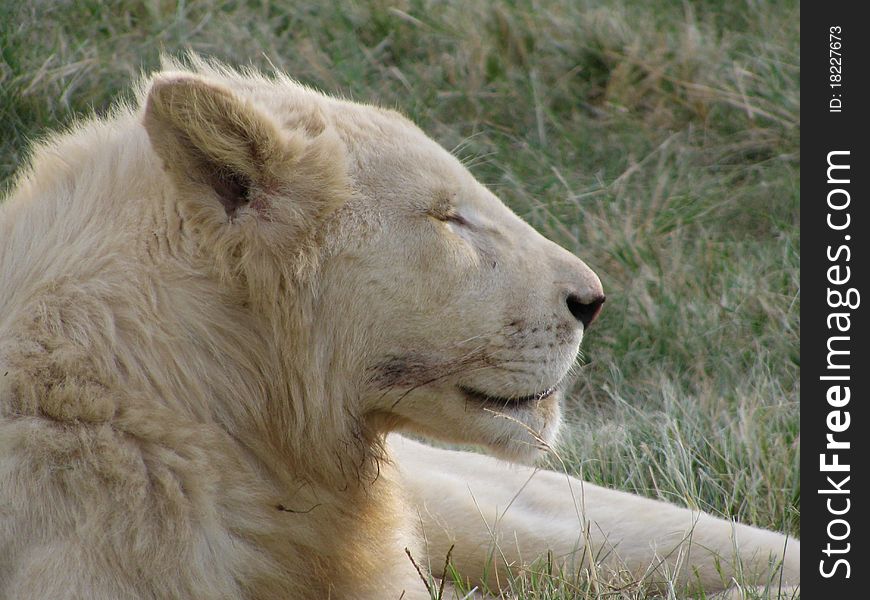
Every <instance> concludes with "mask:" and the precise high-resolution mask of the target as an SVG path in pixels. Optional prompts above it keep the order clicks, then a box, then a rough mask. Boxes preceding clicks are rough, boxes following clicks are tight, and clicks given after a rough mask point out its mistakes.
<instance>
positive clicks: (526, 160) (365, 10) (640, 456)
mask: <svg viewBox="0 0 870 600" xmlns="http://www.w3.org/2000/svg"><path fill="white" fill-rule="evenodd" d="M799 16H800V14H799V5H798V3H797V2H796V1H795V2H788V1H781V2H763V3H762V2H755V1H750V0H745V1H738V2H725V1H717V0H698V1H693V2H659V3H656V4H653V3H650V2H643V1H640V0H638V1H630V0H607V1H605V2H599V3H593V2H584V1H575V0H552V1H543V0H541V1H536V0H502V1H499V2H483V1H475V2H462V1H460V0H452V1H448V2H437V3H436V2H427V1H422V0H415V1H402V0H396V1H394V2H371V3H365V2H338V1H334V2H324V3H318V2H314V1H313V0H308V1H307V2H302V3H291V2H267V1H265V0H264V1H254V0H250V1H248V2H243V1H219V0H208V1H202V2H188V3H183V2H182V3H175V2H167V1H164V0H151V1H146V2H134V1H132V0H114V1H111V2H102V1H96V0H81V1H77V2H71V1H66V2H48V1H42V0H34V1H33V2H13V1H12V0H0V180H3V181H4V182H5V181H7V179H8V177H9V176H10V175H11V174H12V173H13V172H14V171H15V169H16V168H18V167H19V166H21V165H22V163H23V162H24V161H25V159H26V153H27V147H28V144H29V142H30V141H31V140H33V139H37V138H39V137H40V136H41V135H44V134H45V132H47V131H49V130H54V129H57V128H60V127H63V126H64V125H65V124H67V123H69V122H70V121H71V120H73V119H74V118H75V117H76V116H78V115H83V114H88V113H90V112H92V111H96V112H97V113H102V112H104V111H106V109H107V107H108V106H110V104H111V102H112V101H113V99H114V98H116V97H117V96H118V95H119V94H121V95H123V94H124V93H125V92H124V90H125V89H127V87H128V84H129V81H130V79H131V76H135V74H136V73H137V72H138V71H140V70H149V69H152V68H154V67H155V66H156V65H157V64H158V56H159V54H160V52H161V51H164V52H168V53H170V54H180V53H181V52H183V51H184V50H185V49H187V48H192V49H194V50H196V51H198V52H201V53H204V54H207V55H211V56H215V57H217V58H220V59H223V60H226V61H228V62H230V63H232V64H237V65H240V64H249V63H252V64H254V65H257V66H260V67H263V68H266V69H268V68H271V67H270V65H274V66H275V67H276V68H278V69H280V70H282V71H286V72H288V73H290V74H291V75H293V76H294V77H296V78H298V79H300V80H302V81H304V82H306V83H309V84H312V85H314V86H316V87H318V88H320V89H323V90H325V91H328V92H330V93H339V94H344V95H346V96H349V97H352V98H355V99H364V100H367V101H374V102H378V103H380V104H383V105H387V106H393V107H396V108H398V109H400V110H401V111H403V112H404V113H406V114H408V115H409V116H410V117H412V118H413V119H414V120H416V121H417V122H418V123H419V124H420V125H421V126H422V127H423V128H424V129H425V130H426V131H428V132H429V133H430V134H431V135H432V136H434V137H435V138H436V139H437V140H438V141H440V142H441V143H442V144H443V145H444V146H446V147H447V148H451V149H454V152H455V153H456V154H457V155H458V156H460V157H461V158H463V159H464V160H465V161H466V162H467V163H468V165H469V167H470V168H471V170H472V171H473V172H474V174H475V175H476V176H477V177H478V178H479V179H481V180H482V181H484V182H485V183H486V184H488V185H489V186H491V187H492V188H493V189H494V190H495V191H496V192H497V193H498V194H499V195H500V196H501V198H502V199H503V200H504V201H505V202H506V203H507V204H509V205H510V206H511V207H512V208H514V209H515V210H516V211H517V212H519V213H520V214H521V215H523V216H524V217H526V218H527V219H528V220H529V221H530V222H531V223H532V224H533V225H534V226H535V227H537V228H538V229H539V230H541V231H542V232H543V233H545V234H546V235H548V236H549V237H551V238H553V239H555V240H556V241H558V242H559V243H561V244H563V245H564V246H566V247H567V248H569V249H570V250H572V251H574V252H576V253H577V254H578V255H580V256H581V257H582V258H584V259H585V260H586V261H587V263H589V264H590V265H591V266H593V267H594V268H595V269H596V270H597V271H598V272H599V274H600V275H601V278H602V280H603V282H604V285H605V289H606V290H607V293H608V301H607V306H606V310H605V312H604V314H603V316H602V318H601V320H600V322H599V323H598V324H597V325H596V326H595V327H594V328H593V329H592V330H591V331H590V333H589V335H588V336H587V339H586V341H585V342H584V358H583V363H584V365H585V366H584V367H583V368H582V369H581V376H580V378H579V379H578V383H577V385H576V388H575V391H574V393H573V394H572V396H571V397H570V398H569V400H568V411H567V413H568V420H569V424H568V427H567V428H566V431H565V434H564V437H563V441H562V446H561V449H560V452H561V454H562V457H563V458H564V459H565V460H566V462H567V464H568V466H569V468H570V469H571V470H572V471H573V472H575V473H578V474H581V475H582V476H583V477H585V478H586V479H588V480H591V481H594V482H597V483H602V484H606V485H609V486H614V487H618V488H622V489H626V490H630V491H633V492H638V493H641V494H645V495H649V496H653V497H658V498H663V499H666V500H670V501H674V502H677V503H680V504H684V505H689V506H694V507H700V508H703V509H705V510H708V511H712V512H714V513H719V514H725V515H729V516H734V517H736V518H738V519H739V520H741V521H744V522H747V523H751V524H755V525H759V526H763V527H768V528H774V529H780V530H784V531H787V532H790V533H792V534H795V535H797V534H799V524H800V512H799V504H800V476H799V461H798V455H799V446H800V435H799V429H800V417H799V411H798V405H799V394H800V385H799V371H800V363H799V334H800V320H799V314H800V294H799V289H800V280H799V266H800V259H799V252H800V232H799V191H798V190H799V178H800V163H799V157H798V153H799V152H798V151H799V129H800V105H799V72H800V69H799V51H798V48H799V41H800V29H799ZM0 185H6V184H0ZM567 579H568V582H566V581H564V578H562V577H553V576H547V575H543V576H541V575H534V574H528V573H527V574H519V575H518V576H517V579H516V582H515V587H516V589H517V591H518V593H519V596H520V597H521V598H558V599H564V598H575V597H576V598H586V597H589V598H595V597H597V595H596V594H597V592H596V591H595V590H594V589H592V587H590V586H589V585H588V584H584V583H583V582H582V581H581V582H580V583H579V584H578V583H576V582H574V579H572V577H567ZM578 585H579V586H580V587H577V586H578ZM642 595H643V590H642V589H640V588H637V586H628V587H627V588H626V589H625V590H623V591H622V592H620V593H619V594H615V595H606V594H603V595H601V596H600V597H602V598H612V597H618V598H619V597H621V598H634V597H641V596H642Z"/></svg>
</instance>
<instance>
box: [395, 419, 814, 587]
mask: <svg viewBox="0 0 870 600" xmlns="http://www.w3.org/2000/svg"><path fill="white" fill-rule="evenodd" d="M391 445H392V447H393V451H394V452H395V456H396V458H397V463H398V464H399V467H400V469H401V470H402V472H403V473H404V477H405V480H406V486H407V487H408V490H409V492H410V494H411V495H412V496H413V498H414V501H416V503H417V506H418V510H419V514H420V518H421V521H422V525H423V529H424V532H425V537H426V543H427V546H428V553H429V557H430V562H431V563H432V564H435V563H437V562H438V560H439V559H441V560H443V558H441V557H443V556H445V554H446V553H447V551H448V549H449V548H450V546H451V545H455V547H454V549H453V551H452V555H451V556H452V560H453V564H454V565H455V566H456V568H457V570H458V571H459V572H460V573H462V574H464V575H465V576H467V577H471V578H475V577H478V578H480V579H481V580H483V581H485V582H486V583H487V585H489V586H490V587H491V588H493V589H497V588H498V581H499V579H500V580H501V581H502V582H504V581H505V579H504V576H505V568H506V567H507V566H510V567H521V566H525V565H529V564H530V563H532V562H534V561H536V560H539V559H541V557H546V556H547V555H548V553H550V556H552V557H554V558H555V559H556V560H558V561H559V563H560V564H561V565H562V566H564V567H566V568H569V569H570V570H571V571H573V572H577V571H578V570H579V569H582V568H586V567H588V566H589V561H590V558H591V560H592V561H594V562H595V564H596V565H600V566H602V567H604V569H605V571H609V572H610V573H611V574H613V573H617V572H619V573H625V572H629V573H630V574H631V576H632V577H633V578H634V579H644V581H649V582H662V581H670V582H675V583H676V584H678V585H680V586H691V587H700V588H703V589H705V590H707V591H718V590H724V589H726V588H728V587H729V586H730V585H731V583H732V580H738V581H741V582H745V583H749V584H752V585H762V586H764V585H769V586H771V587H774V588H776V587H778V586H779V585H780V584H782V585H795V584H798V583H799V570H800V557H799V554H800V542H798V541H797V540H794V539H789V538H787V537H786V536H784V535H781V534H779V533H774V532H771V531H765V530H762V529H758V528H755V527H749V526H747V525H741V524H738V523H733V522H731V521H728V520H726V519H720V518H716V517H713V516H712V515H709V514H706V513H702V512H698V511H692V510H689V509H686V508H680V507H677V506H674V505H671V504H668V503H665V502H661V501H657V500H652V499H648V498H643V497H640V496H636V495H632V494H628V493H625V492H619V491H616V490H610V489H606V488H602V487H600V486H596V485H592V484H590V483H584V482H582V481H580V480H579V479H576V478H574V477H569V476H567V475H564V474H559V473H555V472H552V471H545V470H539V469H534V468H531V467H526V466H520V465H512V464H509V463H505V462H502V461H499V460H496V459H493V458H491V457H488V456H482V455H479V454H473V453H468V452H455V451H449V450H440V449H436V448H432V447H429V446H426V445H423V444H420V443H417V442H413V441H411V440H407V439H404V438H400V437H398V436H394V437H393V438H391ZM569 572H570V571H569Z"/></svg>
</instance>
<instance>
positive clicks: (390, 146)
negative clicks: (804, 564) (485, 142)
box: [0, 56, 800, 600]
mask: <svg viewBox="0 0 870 600" xmlns="http://www.w3.org/2000/svg"><path fill="white" fill-rule="evenodd" d="M136 90H138V96H137V97H136V100H135V101H134V102H133V103H132V104H131V105H128V104H122V105H119V107H117V108H116V109H115V110H114V111H113V112H111V113H110V115H109V116H108V117H104V118H96V117H95V118H92V119H89V120H86V121H83V122H81V123H79V124H77V125H76V126H75V127H74V128H72V129H71V130H70V131H69V132H67V133H63V134H60V135H56V136H54V137H50V138H48V139H47V140H45V141H43V142H41V143H39V144H37V145H35V146H34V148H33V150H32V152H31V153H30V155H31V156H32V159H31V162H30V165H29V166H28V167H27V168H25V169H23V170H22V172H21V174H20V176H19V177H18V179H17V183H16V186H15V187H14V188H13V189H12V190H11V191H10V193H9V195H8V198H7V199H6V200H5V201H4V202H3V203H2V204H0V307H2V310H0V374H2V377H0V597H3V598H91V599H96V600H102V599H106V600H108V599H115V598H142V599H145V598H148V599H164V598H165V599H169V598H189V599H213V598H221V599H257V600H268V599H282V600H287V599H308V598H332V599H348V600H381V599H387V598H390V599H396V598H404V599H405V600H422V599H424V598H430V593H429V591H428V590H427V589H426V586H424V585H423V583H422V582H421V580H420V576H421V574H422V575H423V578H424V579H425V578H426V577H427V576H428V575H429V574H428V572H427V569H426V566H427V565H430V564H433V565H441V564H443V563H444V561H445V557H446V556H448V555H449V556H451V557H452V558H451V561H452V563H453V567H454V568H455V569H456V570H457V572H458V573H460V574H461V575H462V577H464V578H468V579H469V580H471V581H473V582H476V583H477V584H480V585H483V584H484V583H485V585H486V586H488V589H490V590H493V591H495V592H496V593H498V592H499V590H500V588H499V586H500V584H501V585H504V584H505V583H506V582H509V581H510V577H509V572H517V569H523V568H525V567H527V566H528V565H530V564H531V563H533V562H534V561H535V560H537V559H538V558H539V557H542V556H544V557H547V556H549V557H550V558H551V560H552V561H555V562H558V563H559V564H558V565H557V568H558V569H562V568H565V569H570V571H568V572H585V570H586V569H587V568H588V566H589V565H587V564H585V563H583V561H584V560H586V559H588V557H590V556H594V557H596V561H599V562H598V563H596V565H595V569H596V573H597V575H596V577H597V580H599V581H601V580H602V578H606V577H609V576H613V578H614V579H615V580H617V579H618V580H619V581H622V579H620V578H622V577H624V576H625V574H626V573H628V574H630V575H632V576H633V577H636V578H643V579H644V580H645V581H651V580H653V581H659V580H661V581H663V582H665V583H664V585H666V586H670V587H669V589H671V588H672V587H673V586H692V587H697V588H703V589H704V590H706V591H715V590H721V589H722V588H723V587H724V585H725V583H727V582H728V581H729V580H730V578H731V577H732V576H733V575H734V574H735V573H737V572H738V571H739V572H740V573H742V574H751V575H746V576H745V577H744V579H746V577H754V579H752V580H754V581H757V582H758V583H759V584H765V583H766V582H770V581H776V582H784V583H785V584H788V585H794V584H797V583H798V579H799V567H800V559H799V548H800V544H799V542H797V541H795V540H787V539H786V538H785V537H784V536H782V535H780V534H778V533H773V532H769V531H763V530H760V529H755V528H751V527H748V526H745V525H740V524H736V523H732V522H730V521H727V520H723V519H717V518H714V517H712V516H710V515H707V514H704V513H698V512H695V511H691V510H688V509H685V508H679V507H676V506H672V505H670V504H666V503H662V502H658V501H654V500H650V499H646V498H641V497H638V496H634V495H630V494H625V493H622V492H616V491H612V490H607V489H604V488H600V487H598V486H595V485H593V484H591V483H584V482H582V481H580V480H579V479H576V478H573V477H569V476H568V475H566V474H564V473H561V474H560V473H555V472H552V471H546V470H542V469H536V468H534V467H533V466H524V465H520V464H512V463H509V462H505V461H503V460H500V459H499V458H494V457H491V456H484V455H482V454H477V453H468V452H459V451H454V450H446V449H437V448H434V447H432V446H429V445H425V444H422V443H420V442H417V441H412V440H411V439H406V438H403V437H401V436H399V435H395V432H399V431H405V432H412V433H415V434H418V435H421V436H425V437H428V438H431V439H433V440H435V441H436V442H456V443H459V444H463V445H476V446H480V447H482V448H483V449H484V450H486V451H488V452H489V453H492V454H495V455H496V456H498V457H500V458H501V459H508V460H509V461H513V462H514V463H517V462H530V461H532V460H533V459H534V458H535V457H537V456H539V455H540V453H541V452H543V451H544V450H548V449H550V448H551V446H552V444H553V441H554V439H555V437H556V434H557V431H558V424H559V422H560V402H559V401H560V398H561V396H562V394H563V393H564V390H565V389H566V388H567V380H566V377H568V374H569V373H570V372H571V371H572V367H573V364H574V361H575V358H576V355H577V351H578V348H579V346H580V342H581V339H582V337H583V335H584V334H585V333H586V332H587V331H588V330H589V328H590V326H591V325H593V323H594V322H595V320H596V317H597V316H598V314H599V312H600V311H601V308H602V305H603V303H604V299H605V297H604V291H603V288H602V284H601V281H600V280H599V278H598V276H597V275H596V274H595V273H594V272H593V271H592V269H590V268H589V266H587V265H586V264H585V263H584V262H583V261H582V260H580V259H579V258H577V257H576V256H574V255H573V254H571V253H570V252H568V251H566V250H565V249H563V248H561V247H559V246H558V245H556V244H554V243H553V242H551V241H549V240H547V239H546V238H544V237H543V236H541V235H540V234H539V233H537V232H536V231H535V230H534V229H532V228H531V227H530V226H529V225H528V224H527V223H525V222H524V221H523V220H522V219H520V218H519V217H518V216H517V215H515V214H514V213H513V212H511V211H510V210H509V209H508V208H507V207H506V206H505V205H504V204H503V203H502V202H501V201H500V200H499V199H498V198H497V197H496V196H495V195H493V193H492V192H491V191H490V190H488V189H487V188H486V187H484V186H483V185H481V184H480V183H479V182H478V181H476V180H475V179H474V177H473V176H472V175H471V174H470V173H469V172H468V170H467V169H465V168H464V167H463V166H462V165H461V164H460V162H459V161H458V160H456V159H455V158H454V157H453V156H452V155H451V154H450V153H449V152H447V151H445V150H444V149H443V148H441V147H440V146H439V145H438V144H436V143H435V142H434V141H432V140H431V139H430V138H429V137H427V136H426V135H425V134H424V133H423V132H422V131H421V130H420V129H419V128H417V127H416V126H415V125H414V124H412V123H411V122H410V121H409V120H407V119H406V118H405V117H403V116H401V115H399V114H398V113H396V112H394V111H391V110H384V109H381V108H377V107H374V106H370V105H363V104H358V103H354V102H351V101H348V100H341V99H337V98H332V97H329V96H326V95H324V94H321V93H318V92H316V91H314V90H312V89H310V88H307V87H305V86H303V85H301V84H299V83H296V82H294V81H292V80H291V79H289V78H288V77H286V76H283V75H275V76H266V75H262V74H258V73H253V72H250V71H245V72H244V73H240V72H237V71H234V70H232V69H230V68H229V67H226V66H224V65H221V64H218V63H214V62H208V61H206V60H203V59H200V58H198V57H196V56H190V57H188V60H187V64H185V65H183V64H180V63H176V62H173V61H171V60H167V61H165V64H164V68H163V69H162V70H161V71H160V72H157V73H154V74H152V75H150V76H147V77H145V78H144V79H143V80H142V81H141V82H140V83H139V84H138V85H137V86H136ZM584 557H586V558H584ZM409 558H410V560H409ZM608 574H610V575H608ZM435 575H438V573H435ZM723 582H725V583H723ZM481 589H482V588H481ZM501 591H506V590H501ZM451 593H452V592H451V591H450V590H449V589H448V590H447V591H446V592H445V597H449V596H450V594H451Z"/></svg>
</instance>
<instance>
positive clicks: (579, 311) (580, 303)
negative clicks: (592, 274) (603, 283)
mask: <svg viewBox="0 0 870 600" xmlns="http://www.w3.org/2000/svg"><path fill="white" fill-rule="evenodd" d="M604 300H606V297H605V296H604V294H601V295H600V296H596V297H595V298H593V299H592V301H591V302H584V300H583V299H582V298H580V296H578V295H576V294H568V299H567V300H566V301H565V303H566V304H567V305H568V310H570V311H571V314H572V315H574V318H575V319H577V320H578V321H580V322H581V323H583V328H584V329H587V328H588V327H589V326H590V325H592V321H594V320H595V319H597V318H598V315H599V313H600V312H601V305H602V304H604Z"/></svg>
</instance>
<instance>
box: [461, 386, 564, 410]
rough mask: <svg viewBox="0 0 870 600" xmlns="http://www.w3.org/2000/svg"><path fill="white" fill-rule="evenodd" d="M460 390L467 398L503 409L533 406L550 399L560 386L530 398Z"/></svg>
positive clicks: (467, 389)
mask: <svg viewBox="0 0 870 600" xmlns="http://www.w3.org/2000/svg"><path fill="white" fill-rule="evenodd" d="M459 390H460V391H461V392H462V393H463V394H465V396H466V397H467V398H471V399H472V400H475V401H477V402H481V403H483V404H493V405H498V406H501V407H505V406H522V405H524V404H531V403H533V402H539V401H541V400H544V399H546V398H549V397H550V396H552V395H553V394H555V393H556V391H557V390H558V386H555V385H554V386H552V387H549V388H547V389H546V390H544V391H542V392H537V393H535V394H529V395H528V396H493V395H492V394H487V393H486V392H481V391H478V390H475V389H472V388H469V387H466V386H464V385H460V386H459Z"/></svg>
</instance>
